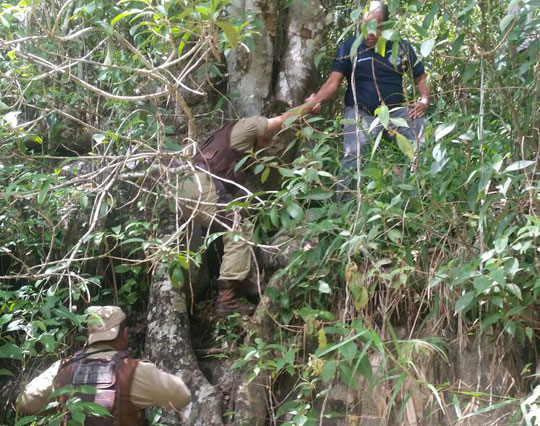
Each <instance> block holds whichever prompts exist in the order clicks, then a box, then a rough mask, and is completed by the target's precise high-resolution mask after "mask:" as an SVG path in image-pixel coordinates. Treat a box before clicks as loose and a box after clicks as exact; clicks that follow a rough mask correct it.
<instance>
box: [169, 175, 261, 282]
mask: <svg viewBox="0 0 540 426" xmlns="http://www.w3.org/2000/svg"><path fill="white" fill-rule="evenodd" d="M178 196H179V197H180V198H181V200H180V203H181V208H182V214H183V215H184V219H185V220H188V219H189V218H190V217H192V219H193V220H194V221H195V222H196V223H198V224H200V225H202V226H205V227H207V228H212V230H214V231H222V230H225V229H226V228H225V227H223V225H221V224H220V223H219V222H220V221H222V222H223V220H224V219H225V220H227V219H226V218H225V217H226V215H227V213H229V212H225V211H224V210H225V206H222V205H221V206H220V205H219V204H220V201H219V197H218V194H217V193H216V189H215V186H214V184H213V182H212V178H211V177H210V176H209V175H208V174H207V173H204V172H200V171H198V172H195V173H194V174H193V175H191V176H186V177H185V178H183V179H181V181H180V184H179V193H178ZM249 225H250V223H249V221H247V220H245V219H244V220H242V221H241V223H240V226H239V227H238V229H237V230H235V232H226V233H225V234H224V235H223V259H222V261H221V267H220V270H219V279H220V280H239V281H241V280H244V279H245V278H247V276H248V274H249V272H250V268H251V264H252V252H251V248H250V247H249V245H248V244H247V242H245V241H244V240H243V239H245V240H250V239H251V238H250V237H251V235H250V233H249V232H247V231H248V229H249ZM235 234H236V235H235ZM239 236H241V237H243V239H242V238H239Z"/></svg>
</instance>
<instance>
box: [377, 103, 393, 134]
mask: <svg viewBox="0 0 540 426" xmlns="http://www.w3.org/2000/svg"><path fill="white" fill-rule="evenodd" d="M376 112H377V115H378V117H379V121H380V122H381V124H382V125H383V127H384V128H385V129H388V119H389V118H390V112H389V111H388V107H387V106H386V105H381V106H380V107H379V108H377V111H376Z"/></svg>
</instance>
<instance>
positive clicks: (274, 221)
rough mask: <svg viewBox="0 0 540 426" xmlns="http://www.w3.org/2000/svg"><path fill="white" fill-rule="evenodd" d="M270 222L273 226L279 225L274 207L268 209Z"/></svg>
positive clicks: (276, 210)
mask: <svg viewBox="0 0 540 426" xmlns="http://www.w3.org/2000/svg"><path fill="white" fill-rule="evenodd" d="M270 222H272V225H274V226H278V225H279V215H278V209H277V207H276V206H272V208H271V209H270Z"/></svg>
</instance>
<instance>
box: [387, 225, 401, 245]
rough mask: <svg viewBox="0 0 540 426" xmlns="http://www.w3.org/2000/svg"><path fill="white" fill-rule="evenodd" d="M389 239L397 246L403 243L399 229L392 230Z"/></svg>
mask: <svg viewBox="0 0 540 426" xmlns="http://www.w3.org/2000/svg"><path fill="white" fill-rule="evenodd" d="M388 238H389V239H390V240H391V241H392V242H393V243H395V244H399V243H400V241H401V238H402V236H401V231H400V230H399V229H390V231H388Z"/></svg>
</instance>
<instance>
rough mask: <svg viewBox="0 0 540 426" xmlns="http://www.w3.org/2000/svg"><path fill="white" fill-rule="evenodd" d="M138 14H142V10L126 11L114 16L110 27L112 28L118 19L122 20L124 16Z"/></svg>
mask: <svg viewBox="0 0 540 426" xmlns="http://www.w3.org/2000/svg"><path fill="white" fill-rule="evenodd" d="M139 12H142V10H141V9H131V10H126V11H124V12H122V13H120V14H118V15H116V16H115V17H114V18H113V19H112V21H111V27H114V24H116V23H117V22H118V21H119V20H120V19H123V18H125V17H126V16H131V15H133V14H135V13H139Z"/></svg>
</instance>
